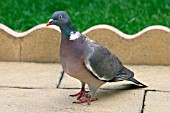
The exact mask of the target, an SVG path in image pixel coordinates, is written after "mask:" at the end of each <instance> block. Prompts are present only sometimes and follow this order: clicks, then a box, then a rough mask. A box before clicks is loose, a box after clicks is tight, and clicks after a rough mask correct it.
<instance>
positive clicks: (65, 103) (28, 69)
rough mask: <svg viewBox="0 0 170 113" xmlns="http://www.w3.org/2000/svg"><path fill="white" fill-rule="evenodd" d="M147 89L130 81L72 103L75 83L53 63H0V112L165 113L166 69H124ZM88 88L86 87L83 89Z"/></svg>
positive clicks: (167, 93)
mask: <svg viewBox="0 0 170 113" xmlns="http://www.w3.org/2000/svg"><path fill="white" fill-rule="evenodd" d="M128 67H129V68H131V69H132V70H134V72H135V74H136V78H137V79H138V80H140V81H141V82H143V83H145V84H147V85H148V86H149V87H148V88H138V87H135V85H133V83H131V82H126V81H123V82H117V83H112V84H105V85H103V86H102V87H101V89H99V90H98V91H97V93H96V97H97V98H98V100H97V101H94V102H92V103H91V105H87V104H86V103H84V104H79V105H77V104H73V103H72V102H73V101H76V98H74V97H69V95H70V94H74V93H76V92H78V91H79V90H80V89H77V88H79V87H80V83H79V82H78V80H76V79H74V78H71V77H69V76H68V75H64V78H63V79H62V81H61V84H60V86H59V88H58V89H56V88H55V87H56V83H58V82H59V79H60V72H61V70H62V69H61V66H60V64H57V63H22V62H20V63H19V62H0V78H1V79H0V113H73V112H74V113H80V112H81V113H160V112H161V113H164V112H165V113H168V112H169V110H170V109H169V108H170V106H169V105H170V101H169V99H170V98H169V97H170V91H169V86H170V79H169V78H170V66H128ZM87 88H88V87H87Z"/></svg>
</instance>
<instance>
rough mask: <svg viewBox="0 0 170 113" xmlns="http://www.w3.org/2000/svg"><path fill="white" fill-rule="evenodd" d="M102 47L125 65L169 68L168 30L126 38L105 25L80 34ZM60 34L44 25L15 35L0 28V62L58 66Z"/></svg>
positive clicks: (148, 30) (151, 29)
mask: <svg viewBox="0 0 170 113" xmlns="http://www.w3.org/2000/svg"><path fill="white" fill-rule="evenodd" d="M83 34H85V35H86V36H88V37H89V38H91V39H93V40H95V41H97V42H99V43H101V44H102V45H104V46H106V47H107V48H108V49H109V50H110V51H111V52H112V53H114V54H115V55H116V56H118V57H119V59H120V60H121V61H122V62H123V63H125V64H133V65H170V29H169V28H167V27H164V26H158V25H157V26H150V27H148V28H145V29H144V30H142V31H140V32H139V33H137V34H134V35H127V34H124V33H122V32H121V31H119V30H118V29H116V28H114V27H112V26H108V25H97V26H93V27H91V28H89V29H87V30H86V31H84V32H83ZM60 36H61V35H60V30H59V28H58V27H56V26H49V27H46V25H45V24H41V25H38V26H35V27H34V28H32V29H30V30H28V31H26V32H22V33H18V32H15V31H13V30H11V29H10V28H8V27H6V26H5V25H3V24H0V45H1V46H0V61H22V62H59V45H60Z"/></svg>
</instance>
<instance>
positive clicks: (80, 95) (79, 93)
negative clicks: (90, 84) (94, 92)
mask: <svg viewBox="0 0 170 113" xmlns="http://www.w3.org/2000/svg"><path fill="white" fill-rule="evenodd" d="M88 92H89V91H85V89H81V90H80V92H78V93H76V94H73V95H70V96H71V97H76V96H78V97H77V100H79V99H80V98H81V97H86V96H88Z"/></svg>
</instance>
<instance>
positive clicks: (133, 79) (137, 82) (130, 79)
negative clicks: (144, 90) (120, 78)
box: [127, 77, 147, 87]
mask: <svg viewBox="0 0 170 113" xmlns="http://www.w3.org/2000/svg"><path fill="white" fill-rule="evenodd" d="M127 80H129V81H132V82H134V83H135V84H137V85H142V86H143V87H147V86H146V85H145V84H143V83H141V82H139V81H137V80H136V79H135V78H133V77H131V78H129V79H127Z"/></svg>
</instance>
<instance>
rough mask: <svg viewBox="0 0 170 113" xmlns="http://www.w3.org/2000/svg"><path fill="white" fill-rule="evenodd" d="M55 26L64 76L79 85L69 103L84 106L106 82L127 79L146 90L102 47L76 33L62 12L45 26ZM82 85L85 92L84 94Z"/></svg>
mask: <svg viewBox="0 0 170 113" xmlns="http://www.w3.org/2000/svg"><path fill="white" fill-rule="evenodd" d="M46 25H47V26H49V25H57V26H59V27H60V30H61V45H60V59H61V65H62V68H63V70H64V72H65V73H67V74H68V75H70V76H71V77H74V78H76V79H78V80H79V81H80V82H81V90H80V92H78V93H77V94H74V95H70V96H78V98H77V101H76V102H73V103H77V104H79V103H88V104H90V102H91V101H94V100H96V98H95V97H94V94H95V92H96V91H97V89H98V88H99V87H100V86H102V85H103V84H105V83H106V82H117V81H123V80H128V81H132V82H134V83H136V84H137V85H141V86H143V87H146V85H144V84H142V83H141V82H139V81H137V80H136V79H134V78H133V77H134V73H133V72H132V71H130V70H129V69H127V68H126V67H124V66H123V64H122V63H121V61H120V60H119V59H118V58H117V57H116V56H115V55H113V54H112V53H111V52H110V51H109V50H108V49H107V48H106V47H104V46H102V45H100V44H99V43H97V42H95V41H93V40H91V39H89V38H88V37H86V36H85V35H82V34H81V33H80V32H78V31H76V29H75V28H74V26H73V24H72V22H71V20H70V17H69V16H68V14H67V13H66V12H65V11H57V12H54V13H53V15H52V17H51V19H50V20H49V21H48V23H47V24H46ZM85 84H88V86H89V90H90V91H89V92H88V91H85Z"/></svg>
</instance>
